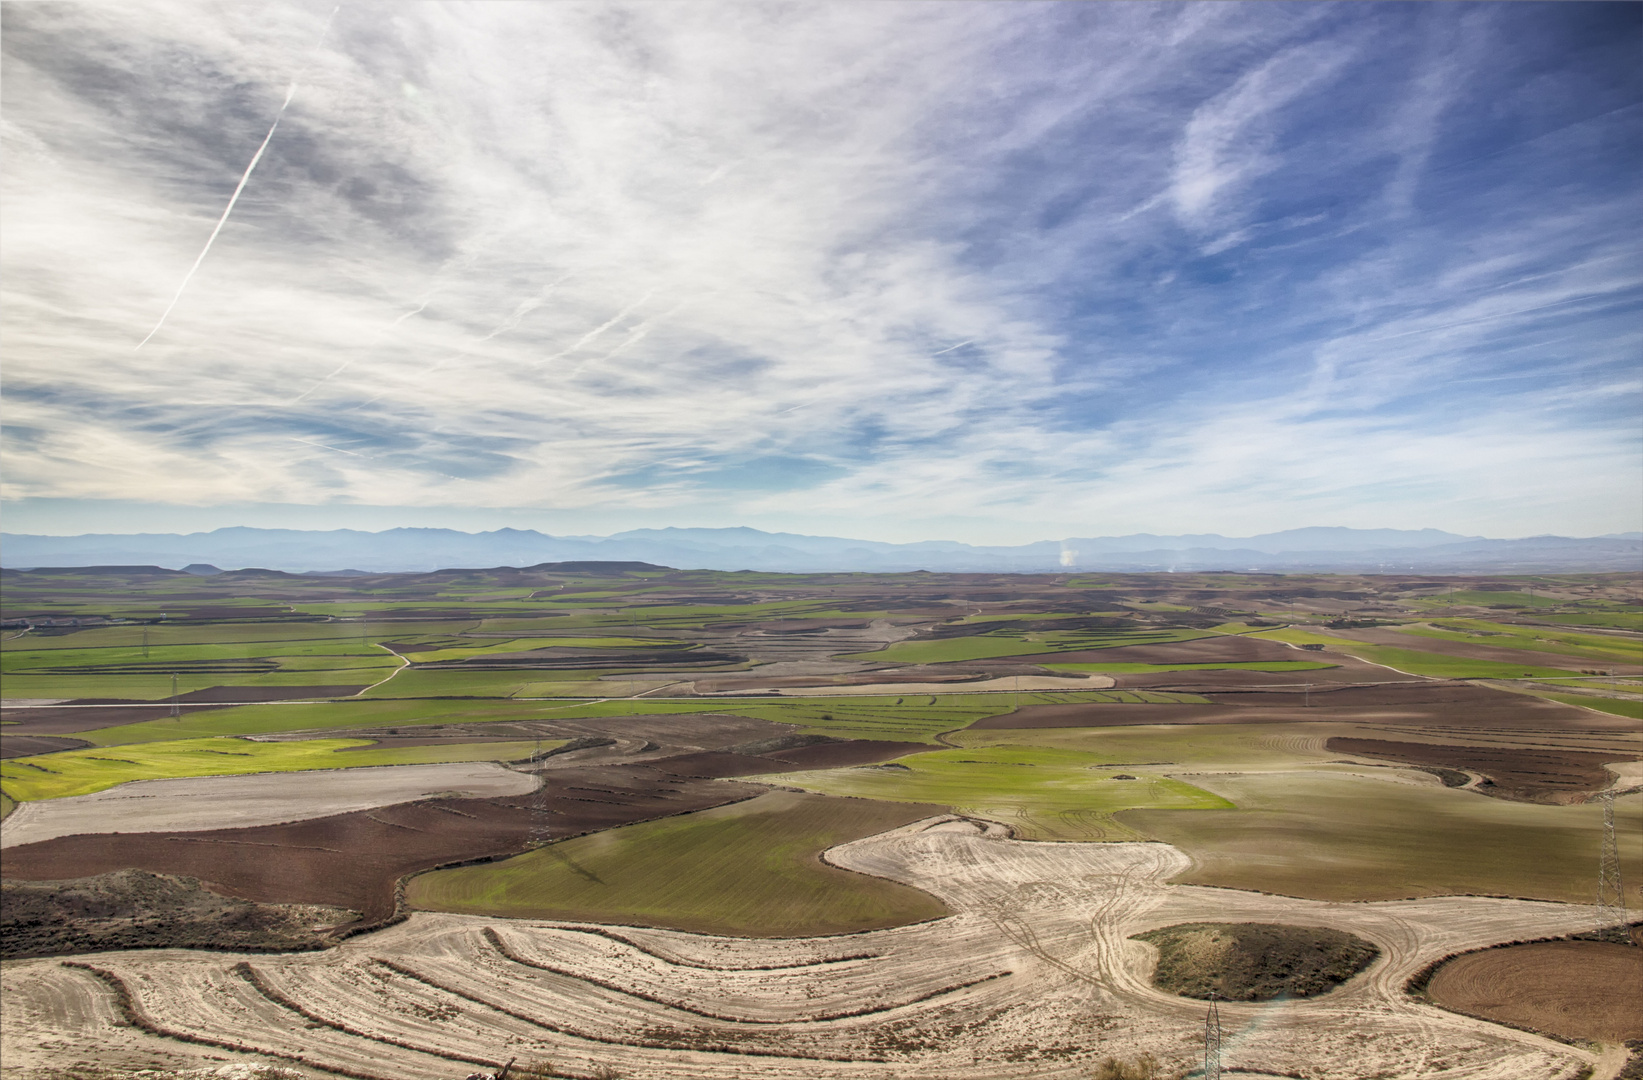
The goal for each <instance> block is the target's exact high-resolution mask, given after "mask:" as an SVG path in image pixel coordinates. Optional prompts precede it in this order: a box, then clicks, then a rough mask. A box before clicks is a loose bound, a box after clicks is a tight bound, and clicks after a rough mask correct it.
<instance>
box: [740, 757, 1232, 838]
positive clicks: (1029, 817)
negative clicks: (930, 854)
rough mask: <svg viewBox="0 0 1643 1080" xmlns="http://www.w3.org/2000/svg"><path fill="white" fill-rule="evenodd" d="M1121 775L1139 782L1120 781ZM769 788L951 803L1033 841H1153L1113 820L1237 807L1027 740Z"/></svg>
mask: <svg viewBox="0 0 1643 1080" xmlns="http://www.w3.org/2000/svg"><path fill="white" fill-rule="evenodd" d="M1009 734H1012V735H1013V734H1018V733H1016V732H1010V733H1009ZM1120 775H1123V776H1130V777H1133V779H1125V780H1120V779H1115V777H1117V776H1120ZM770 779H772V780H773V781H775V782H778V783H783V784H791V785H793V786H795V787H802V788H804V789H805V790H807V791H819V792H822V793H824V794H828V795H851V796H855V797H857V798H863V799H888V800H893V801H896V802H920V803H946V804H948V805H950V806H952V807H953V808H954V809H955V810H957V811H958V812H960V813H965V814H974V815H975V816H977V817H984V818H988V819H991V820H994V821H1002V822H1004V823H1005V824H1007V825H1009V826H1010V827H1011V828H1012V829H1014V830H1015V832H1016V835H1018V836H1020V837H1021V838H1023V839H1028V840H1136V839H1144V838H1145V837H1144V834H1139V833H1136V832H1134V831H1132V830H1130V829H1128V828H1126V827H1124V826H1123V825H1121V824H1118V823H1117V822H1116V821H1114V819H1113V817H1112V815H1113V814H1114V813H1116V812H1118V811H1120V810H1128V809H1132V808H1135V807H1141V806H1145V807H1154V808H1158V809H1164V810H1210V809H1217V808H1230V807H1231V805H1232V804H1231V803H1229V802H1227V801H1226V800H1224V799H1222V798H1220V797H1218V796H1215V795H1212V794H1210V793H1209V792H1207V791H1203V790H1200V789H1199V788H1196V787H1193V786H1192V785H1191V784H1187V783H1184V782H1183V781H1180V780H1173V779H1170V778H1169V777H1166V776H1162V775H1160V774H1159V773H1158V772H1157V771H1155V770H1148V769H1141V768H1116V767H1109V766H1106V763H1105V762H1104V761H1103V759H1102V757H1101V756H1100V755H1096V754H1090V753H1085V752H1082V751H1076V750H1066V749H1059V748H1052V747H1044V746H1033V745H1026V744H1023V743H1021V742H1020V741H1019V740H1018V741H1017V742H1015V743H1013V744H1005V745H994V746H987V747H979V748H975V749H963V750H941V751H936V752H934V753H921V754H917V755H914V756H912V757H907V758H903V759H902V760H901V761H899V762H895V763H893V764H892V765H890V766H885V765H870V766H863V767H860V768H854V769H828V770H817V771H813V772H789V773H780V774H777V775H775V776H772V777H771V778H770Z"/></svg>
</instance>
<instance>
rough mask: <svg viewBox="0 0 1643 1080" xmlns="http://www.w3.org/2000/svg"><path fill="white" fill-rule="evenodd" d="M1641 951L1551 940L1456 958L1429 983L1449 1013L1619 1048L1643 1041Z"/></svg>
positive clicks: (1433, 994)
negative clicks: (1593, 1041)
mask: <svg viewBox="0 0 1643 1080" xmlns="http://www.w3.org/2000/svg"><path fill="white" fill-rule="evenodd" d="M1639 986H1643V949H1640V948H1638V947H1636V946H1634V945H1610V944H1606V943H1603V942H1597V941H1551V942H1544V943H1541V944H1536V945H1513V946H1511V947H1509V948H1504V949H1486V950H1484V951H1483V952H1475V953H1467V954H1465V955H1463V956H1457V957H1456V958H1455V959H1453V960H1451V961H1449V962H1448V963H1447V964H1445V965H1443V967H1441V968H1439V969H1438V972H1437V974H1436V975H1434V976H1433V977H1432V981H1431V982H1430V983H1428V984H1427V993H1428V994H1430V995H1431V997H1432V1000H1433V1001H1435V1002H1437V1003H1438V1004H1439V1005H1442V1006H1443V1007H1444V1008H1446V1009H1453V1010H1454V1011H1455V1012H1459V1013H1465V1014H1467V1015H1468V1016H1478V1017H1482V1018H1483V1019H1486V1020H1495V1021H1499V1022H1500V1023H1503V1024H1511V1025H1513V1026H1515V1027H1523V1028H1529V1029H1531V1030H1533V1031H1540V1032H1545V1033H1547V1034H1550V1035H1559V1036H1562V1037H1563V1038H1565V1039H1594V1040H1598V1041H1602V1042H1609V1043H1618V1042H1624V1041H1625V1040H1627V1039H1643V995H1640V994H1638V993H1637V988H1638V987H1639Z"/></svg>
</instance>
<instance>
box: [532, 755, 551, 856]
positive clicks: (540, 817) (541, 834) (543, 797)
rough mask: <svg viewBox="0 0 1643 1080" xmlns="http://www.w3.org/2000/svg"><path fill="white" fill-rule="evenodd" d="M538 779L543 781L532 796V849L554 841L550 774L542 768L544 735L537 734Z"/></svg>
mask: <svg viewBox="0 0 1643 1080" xmlns="http://www.w3.org/2000/svg"><path fill="white" fill-rule="evenodd" d="M531 764H532V765H534V766H535V767H536V768H535V772H536V778H537V779H538V780H540V781H541V783H540V784H539V785H538V786H537V788H536V791H535V792H534V793H533V794H532V795H531V847H541V846H542V845H543V844H546V843H547V842H548V841H549V840H550V839H552V836H551V832H552V830H551V829H550V827H549V824H548V774H547V773H546V772H545V771H544V770H543V768H542V733H541V732H540V731H539V732H537V733H536V749H535V750H533V751H532V752H531Z"/></svg>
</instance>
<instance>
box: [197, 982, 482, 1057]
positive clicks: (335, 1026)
mask: <svg viewBox="0 0 1643 1080" xmlns="http://www.w3.org/2000/svg"><path fill="white" fill-rule="evenodd" d="M229 970H230V971H232V972H233V973H234V974H235V975H238V976H239V977H240V978H242V979H244V980H245V981H246V982H248V983H250V984H251V986H252V988H253V989H254V990H256V991H257V993H259V994H261V995H262V996H263V997H265V998H267V999H268V1000H269V1001H272V1002H273V1003H274V1004H276V1005H279V1006H281V1007H282V1008H286V1009H290V1010H291V1011H292V1012H294V1013H296V1014H297V1015H298V1016H300V1017H302V1018H303V1019H304V1020H307V1021H308V1022H309V1023H312V1024H319V1025H320V1026H321V1027H328V1028H330V1029H332V1030H333V1031H340V1032H342V1033H343V1034H344V1035H352V1036H354V1037H355V1038H357V1039H366V1040H368V1041H370V1042H379V1043H384V1044H386V1045H388V1046H396V1047H398V1048H399V1049H401V1050H411V1051H414V1052H415V1053H418V1054H427V1055H428V1056H429V1057H437V1058H444V1059H445V1060H446V1061H455V1062H458V1063H460V1064H463V1065H483V1066H485V1067H486V1068H496V1069H500V1068H501V1067H502V1062H500V1061H492V1060H490V1059H489V1058H476V1057H464V1056H462V1055H460V1054H450V1053H446V1052H445V1051H443V1050H430V1049H429V1048H427V1047H425V1046H417V1045H416V1044H415V1043H408V1042H402V1041H400V1040H399V1039H395V1038H393V1037H391V1036H387V1035H372V1034H371V1033H369V1032H366V1031H361V1030H359V1029H358V1028H354V1027H349V1026H348V1025H347V1024H344V1023H342V1022H341V1021H338V1020H331V1019H328V1018H327V1017H324V1016H321V1015H319V1014H318V1013H316V1012H314V1011H312V1010H311V1009H308V1008H307V1007H305V1006H304V1005H302V1004H301V1003H300V1002H298V1001H295V1000H293V999H292V998H290V997H287V996H286V995H285V994H283V993H281V992H280V991H279V990H278V989H276V988H274V987H272V986H270V985H268V983H267V981H266V980H264V979H263V977H262V975H261V974H260V973H258V971H257V969H256V968H254V967H252V966H251V964H250V962H249V961H246V960H241V961H240V962H239V963H237V964H235V965H234V966H233V967H232V968H230V969H229Z"/></svg>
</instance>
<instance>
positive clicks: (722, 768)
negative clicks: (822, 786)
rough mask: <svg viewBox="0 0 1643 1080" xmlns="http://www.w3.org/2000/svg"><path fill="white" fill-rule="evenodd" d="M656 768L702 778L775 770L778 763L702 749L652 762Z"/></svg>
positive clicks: (749, 756)
mask: <svg viewBox="0 0 1643 1080" xmlns="http://www.w3.org/2000/svg"><path fill="white" fill-rule="evenodd" d="M652 764H654V765H655V766H656V767H657V768H658V769H666V770H667V771H668V772H671V773H674V774H676V775H679V776H698V777H703V778H714V777H726V776H752V775H754V774H755V773H767V772H775V771H776V770H777V769H779V768H781V766H780V765H778V764H777V763H775V762H774V761H771V760H770V759H769V758H762V757H754V756H752V755H750V754H732V753H727V752H726V751H723V750H703V751H701V752H699V753H695V754H680V755H678V756H677V757H670V758H663V759H661V760H660V761H655V762H652Z"/></svg>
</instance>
